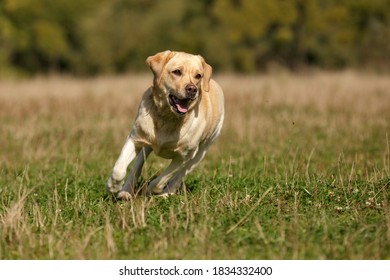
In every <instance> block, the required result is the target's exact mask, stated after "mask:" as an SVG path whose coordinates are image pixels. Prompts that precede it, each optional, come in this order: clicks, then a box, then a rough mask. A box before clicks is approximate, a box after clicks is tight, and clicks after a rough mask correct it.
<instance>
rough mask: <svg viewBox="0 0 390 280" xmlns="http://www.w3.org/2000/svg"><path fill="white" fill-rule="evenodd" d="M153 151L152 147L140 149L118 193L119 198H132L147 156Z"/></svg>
mask: <svg viewBox="0 0 390 280" xmlns="http://www.w3.org/2000/svg"><path fill="white" fill-rule="evenodd" d="M152 151H153V150H152V148H150V147H144V148H142V149H140V151H139V152H138V154H137V157H136V159H135V162H134V166H133V168H132V169H131V170H130V173H129V176H128V177H127V180H126V182H125V184H124V185H123V188H122V190H121V191H120V192H119V193H118V198H119V199H122V200H130V197H131V196H132V195H135V192H134V187H135V184H136V183H137V179H138V177H139V175H140V174H141V170H142V167H143V165H144V163H145V160H146V159H147V157H148V156H149V154H150V153H151V152H152Z"/></svg>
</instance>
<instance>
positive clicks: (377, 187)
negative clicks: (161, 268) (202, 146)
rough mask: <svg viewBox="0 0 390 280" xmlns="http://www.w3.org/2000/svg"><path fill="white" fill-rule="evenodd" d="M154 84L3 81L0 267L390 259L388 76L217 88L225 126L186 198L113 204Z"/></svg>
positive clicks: (267, 77)
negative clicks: (14, 263)
mask: <svg viewBox="0 0 390 280" xmlns="http://www.w3.org/2000/svg"><path fill="white" fill-rule="evenodd" d="M151 79H152V76H151V74H137V75H136V74H132V75H130V74H129V75H123V76H104V77H97V78H90V79H81V78H72V77H60V76H49V77H37V78H33V79H27V80H1V81H0V135H1V137H0V150H1V152H0V259H3V260H4V259H390V205H389V204H390V76H389V75H388V74H373V73H357V72H352V71H345V72H332V73H330V72H311V73H301V74H291V73H284V72H278V73H269V74H258V75H253V76H250V75H247V76H240V75H228V74H226V75H219V76H218V75H217V76H216V77H215V79H216V80H217V81H218V82H219V83H220V84H221V86H222V88H223V89H224V92H225V105H226V117H225V124H224V127H223V130H222V134H221V136H220V138H219V139H218V140H217V142H216V143H215V144H214V146H212V148H211V149H210V151H209V153H208V154H207V156H206V157H205V159H204V160H203V161H202V162H201V164H200V165H199V166H198V168H196V169H195V170H194V171H193V172H192V173H191V174H189V176H188V177H187V178H186V181H185V184H186V188H185V190H184V191H182V192H181V193H179V194H178V195H175V196H171V197H168V198H160V197H143V196H137V197H135V198H134V199H133V200H132V201H130V202H121V201H116V200H115V199H114V198H112V197H111V196H108V195H107V194H106V192H105V182H106V179H107V178H108V176H109V174H110V171H111V168H112V166H113V163H114V161H115V160H116V158H117V156H118V154H119V152H120V149H121V147H122V145H123V143H124V140H125V138H126V136H127V133H128V132H129V129H130V127H131V125H132V121H133V119H134V116H135V113H136V109H137V106H138V103H139V101H140V99H141V95H142V93H143V91H144V90H145V89H146V88H147V87H148V86H149V85H150V83H151ZM167 163H168V162H167V161H165V160H161V159H159V158H157V157H155V156H151V157H150V158H149V159H148V161H147V162H146V164H145V168H144V170H143V172H142V180H140V181H139V185H140V187H142V186H145V185H146V184H147V182H148V180H149V179H150V178H152V177H153V176H155V175H156V174H158V173H159V172H160V171H161V170H162V169H163V168H164V166H165V165H166V164H167Z"/></svg>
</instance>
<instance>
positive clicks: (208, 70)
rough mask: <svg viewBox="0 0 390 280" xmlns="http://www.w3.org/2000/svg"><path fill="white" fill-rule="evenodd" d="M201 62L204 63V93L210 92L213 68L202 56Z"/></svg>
mask: <svg viewBox="0 0 390 280" xmlns="http://www.w3.org/2000/svg"><path fill="white" fill-rule="evenodd" d="M199 57H200V61H201V62H202V66H203V80H202V89H203V90H204V91H209V90H210V80H211V74H212V73H213V68H212V67H211V66H210V65H209V64H207V63H206V61H205V60H204V58H203V57H202V56H200V55H199Z"/></svg>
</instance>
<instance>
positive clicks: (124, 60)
mask: <svg viewBox="0 0 390 280" xmlns="http://www.w3.org/2000/svg"><path fill="white" fill-rule="evenodd" d="M389 41H390V3H389V1H387V0H372V1H365V0H358V1H355V0H341V1H340V0H329V1H320V0H292V1H284V0H275V1H267V0H259V1H257V0H230V1H226V0H214V1H206V0H201V1H192V2H191V1H180V0H169V1H168V0H162V1H156V0H147V1H139V0H97V1H92V0H82V1H79V0H58V1H51V0H3V1H1V2H0V74H2V73H3V74H4V73H5V72H7V71H9V70H12V69H13V70H18V71H22V72H27V73H37V72H48V71H64V72H72V73H75V74H94V73H100V72H125V71H129V70H140V69H144V60H145V58H146V57H147V56H148V55H151V54H153V53H155V52H158V51H161V50H165V49H174V50H184V51H187V52H195V53H201V54H202V55H204V56H205V57H206V58H207V59H208V61H210V62H211V63H212V64H213V66H214V67H215V68H217V69H220V70H225V71H226V70H230V71H242V72H253V71H258V70H262V69H267V67H268V66H269V65H272V64H280V65H282V66H284V67H288V68H291V69H296V68H300V67H302V66H316V67H323V68H331V69H335V68H336V69H337V68H343V67H358V68H366V67H370V68H377V69H389V68H390V65H389V61H390V46H389V44H388V42H389Z"/></svg>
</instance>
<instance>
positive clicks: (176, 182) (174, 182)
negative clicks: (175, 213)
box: [161, 141, 212, 195]
mask: <svg viewBox="0 0 390 280" xmlns="http://www.w3.org/2000/svg"><path fill="white" fill-rule="evenodd" d="M211 143H212V141H210V142H209V143H207V144H204V145H203V146H201V147H200V148H199V150H198V152H197V153H196V155H195V157H193V158H192V159H191V160H189V161H188V162H187V163H186V164H185V166H184V167H183V168H182V169H181V170H180V172H179V173H177V174H176V175H175V176H174V177H173V178H172V179H171V180H169V182H168V184H167V186H166V187H165V188H164V190H163V191H162V192H161V194H162V195H163V194H174V193H176V191H178V190H179V189H180V187H181V186H182V183H183V180H184V178H185V176H186V175H187V174H188V173H190V172H191V171H192V170H193V169H194V168H195V167H196V166H197V165H198V164H199V163H200V162H201V161H202V159H203V158H204V156H205V155H206V153H207V150H208V148H209V147H210V145H211ZM183 184H184V183H183Z"/></svg>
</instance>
